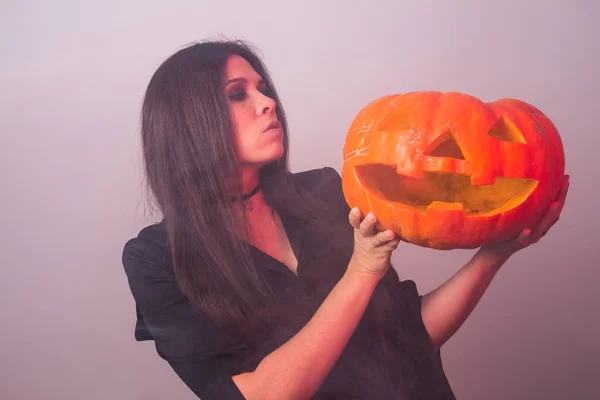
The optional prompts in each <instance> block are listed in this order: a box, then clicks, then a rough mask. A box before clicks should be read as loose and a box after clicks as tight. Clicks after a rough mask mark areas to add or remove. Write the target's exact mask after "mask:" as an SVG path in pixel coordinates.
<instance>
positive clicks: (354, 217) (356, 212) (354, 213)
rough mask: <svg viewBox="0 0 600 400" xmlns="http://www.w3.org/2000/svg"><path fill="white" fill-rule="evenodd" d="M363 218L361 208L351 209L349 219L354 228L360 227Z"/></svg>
mask: <svg viewBox="0 0 600 400" xmlns="http://www.w3.org/2000/svg"><path fill="white" fill-rule="evenodd" d="M361 218H362V213H361V212H360V208H358V207H354V208H353V209H352V210H350V213H349V214H348V221H350V225H352V227H353V228H354V229H360V220H361Z"/></svg>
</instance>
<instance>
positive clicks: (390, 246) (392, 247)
mask: <svg viewBox="0 0 600 400" xmlns="http://www.w3.org/2000/svg"><path fill="white" fill-rule="evenodd" d="M399 244H400V238H398V237H397V238H394V239H392V240H390V241H389V242H387V243H386V244H385V245H384V246H386V247H387V249H388V251H394V250H396V248H397V247H398V245H399Z"/></svg>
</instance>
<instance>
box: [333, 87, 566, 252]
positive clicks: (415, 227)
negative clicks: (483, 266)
mask: <svg viewBox="0 0 600 400" xmlns="http://www.w3.org/2000/svg"><path fill="white" fill-rule="evenodd" d="M343 155H344V165H343V170H342V184H343V191H344V196H345V198H346V201H347V203H348V205H349V206H350V207H354V206H358V207H359V208H360V209H361V211H362V212H363V215H366V214H367V213H368V212H369V211H373V212H374V214H375V215H376V216H377V218H378V221H379V223H378V224H379V228H380V229H391V230H393V231H395V232H396V233H397V234H398V235H399V236H400V237H401V238H402V239H403V240H405V241H407V242H410V243H414V244H417V245H420V246H425V247H430V248H436V249H454V248H475V247H479V246H481V245H483V244H485V243H491V242H495V241H498V240H506V239H510V238H511V237H514V236H516V235H518V234H519V232H521V231H522V230H523V229H525V228H527V227H532V226H533V225H535V223H536V222H537V221H539V219H540V218H541V216H542V215H543V213H544V211H545V210H546V209H547V207H548V206H549V204H550V203H551V201H552V200H553V199H554V198H555V197H556V195H557V194H558V191H559V189H560V184H561V182H562V179H563V176H564V169H565V157H564V152H563V146H562V142H561V139H560V136H559V133H558V131H557V129H556V128H555V126H554V124H553V123H552V122H551V121H550V120H549V119H548V118H547V117H546V116H545V115H544V114H543V113H542V112H541V111H540V110H538V109H537V108H535V107H533V106H532V105H530V104H527V103H524V102H522V101H520V100H516V99H501V100H497V101H494V102H491V103H484V102H482V101H480V100H478V99H476V98H474V97H472V96H469V95H465V94H461V93H440V92H414V93H407V94H399V95H390V96H384V97H381V98H379V99H377V100H375V101H373V102H371V103H370V104H368V105H367V106H366V107H364V108H363V109H362V110H361V111H360V112H359V113H358V114H357V115H356V117H355V118H354V121H353V122H352V124H351V126H350V128H349V129H348V134H347V137H346V142H345V145H344V154H343Z"/></svg>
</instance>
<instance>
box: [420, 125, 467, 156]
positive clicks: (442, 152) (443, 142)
mask: <svg viewBox="0 0 600 400" xmlns="http://www.w3.org/2000/svg"><path fill="white" fill-rule="evenodd" d="M424 154H425V155H426V156H432V157H445V158H457V159H459V160H465V155H464V154H463V152H462V150H461V149H460V146H459V145H458V143H456V140H455V139H454V136H452V134H451V133H450V131H448V132H446V133H445V134H443V135H442V136H440V138H439V139H438V141H437V143H434V144H433V147H432V149H431V150H429V151H427V150H426V151H425V152H424Z"/></svg>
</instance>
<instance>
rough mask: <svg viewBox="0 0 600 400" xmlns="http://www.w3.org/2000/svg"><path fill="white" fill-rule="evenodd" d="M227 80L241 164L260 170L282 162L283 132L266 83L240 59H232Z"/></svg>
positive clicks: (232, 57)
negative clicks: (263, 166)
mask: <svg viewBox="0 0 600 400" xmlns="http://www.w3.org/2000/svg"><path fill="white" fill-rule="evenodd" d="M225 80H226V82H227V83H226V86H225V91H226V94H227V98H228V99H229V106H230V110H231V116H232V121H233V130H234V132H233V133H234V140H235V147H236V152H237V156H238V160H239V162H240V164H241V165H242V166H254V167H260V166H262V165H265V164H268V163H270V162H272V161H275V160H277V159H279V158H280V157H281V156H282V155H283V129H282V128H281V124H280V123H279V121H278V120H277V114H276V113H275V107H276V104H275V101H274V100H273V99H272V98H270V97H269V93H268V88H267V85H266V83H265V82H264V81H263V80H262V78H261V76H260V75H258V73H256V71H255V70H254V68H252V66H251V65H250V63H248V61H246V60H245V59H244V58H242V57H240V56H238V55H232V56H231V57H229V60H228V61H227V66H226V76H225Z"/></svg>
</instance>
